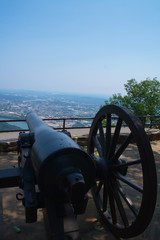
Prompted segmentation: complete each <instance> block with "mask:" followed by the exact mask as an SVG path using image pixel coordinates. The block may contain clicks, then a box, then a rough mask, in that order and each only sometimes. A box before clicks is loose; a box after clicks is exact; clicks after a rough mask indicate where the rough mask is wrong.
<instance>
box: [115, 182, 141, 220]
mask: <svg viewBox="0 0 160 240" xmlns="http://www.w3.org/2000/svg"><path fill="white" fill-rule="evenodd" d="M115 187H116V188H117V190H118V192H119V193H120V195H121V197H122V198H123V199H124V201H125V202H126V203H127V205H128V207H129V209H130V210H131V211H132V213H133V214H134V216H135V217H137V215H138V211H137V209H136V207H135V205H134V204H133V202H132V200H131V199H130V198H129V196H128V195H127V193H126V192H125V191H124V189H123V188H122V186H121V184H120V183H119V182H118V181H117V182H116V184H115Z"/></svg>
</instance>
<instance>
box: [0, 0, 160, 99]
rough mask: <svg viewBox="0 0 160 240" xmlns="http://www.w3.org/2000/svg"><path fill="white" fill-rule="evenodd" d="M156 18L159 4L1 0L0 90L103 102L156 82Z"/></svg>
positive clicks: (159, 71)
mask: <svg viewBox="0 0 160 240" xmlns="http://www.w3.org/2000/svg"><path fill="white" fill-rule="evenodd" d="M159 11H160V1H159V0H152V1H149V0H140V1H139V0H134V1H127V0H122V1H119V0H114V1H108V0H101V1H97V0H88V1H85V0H81V1H74V0H67V1H65V0H61V1H57V0H55V1H51V0H48V1H44V0H43V1H42V0H34V1H32V0H28V1H21V0H14V1H13V0H7V1H5V0H2V1H0V39H1V40H0V41H1V44H0V82H1V86H0V88H2V89H8V88H9V89H26V90H27V89H28V90H40V91H42V90H43V91H57V92H66V93H86V94H103V95H105V94H106V95H111V94H114V93H122V94H124V93H125V91H124V84H125V83H126V82H127V80H129V79H131V78H135V79H136V80H137V81H140V80H145V79H146V78H147V77H150V78H151V79H152V78H154V77H157V78H158V80H159V77H160V68H159V56H160V47H159V43H160V31H159V23H160V14H159Z"/></svg>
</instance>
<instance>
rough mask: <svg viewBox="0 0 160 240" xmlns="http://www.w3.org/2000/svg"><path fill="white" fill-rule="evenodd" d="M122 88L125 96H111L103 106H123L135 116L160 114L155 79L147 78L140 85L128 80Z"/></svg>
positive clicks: (159, 96)
mask: <svg viewBox="0 0 160 240" xmlns="http://www.w3.org/2000/svg"><path fill="white" fill-rule="evenodd" d="M124 87H125V90H126V92H127V95H125V96H122V95H121V94H120V93H118V94H113V96H112V97H110V98H109V100H106V101H105V104H106V105H108V104H117V105H121V106H125V107H127V108H128V109H130V110H131V111H133V112H134V113H135V115H137V116H141V115H159V114H160V82H159V81H158V80H157V78H153V79H152V80H151V79H150V78H147V79H146V80H143V81H141V82H140V83H138V82H137V81H136V80H135V79H130V80H128V81H127V83H126V84H124Z"/></svg>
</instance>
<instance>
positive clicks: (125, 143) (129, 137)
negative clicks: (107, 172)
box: [112, 133, 132, 162]
mask: <svg viewBox="0 0 160 240" xmlns="http://www.w3.org/2000/svg"><path fill="white" fill-rule="evenodd" d="M131 138H132V133H130V134H129V135H128V136H127V138H126V139H125V140H124V142H123V143H122V145H121V146H120V148H119V149H118V150H117V152H116V153H115V154H114V156H113V157H112V162H114V161H116V160H117V159H118V158H119V157H120V156H121V155H122V153H123V152H124V151H125V149H126V148H127V146H128V145H129V143H130V140H131Z"/></svg>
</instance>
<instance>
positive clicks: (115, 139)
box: [109, 117, 122, 159]
mask: <svg viewBox="0 0 160 240" xmlns="http://www.w3.org/2000/svg"><path fill="white" fill-rule="evenodd" d="M121 126H122V119H121V118H120V117H119V118H118V121H117V124H116V128H115V132H114V135H113V139H112V143H111V147H110V151H109V159H110V158H112V156H113V155H114V153H115V149H116V146H117V143H118V138H119V134H120V130H121Z"/></svg>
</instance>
